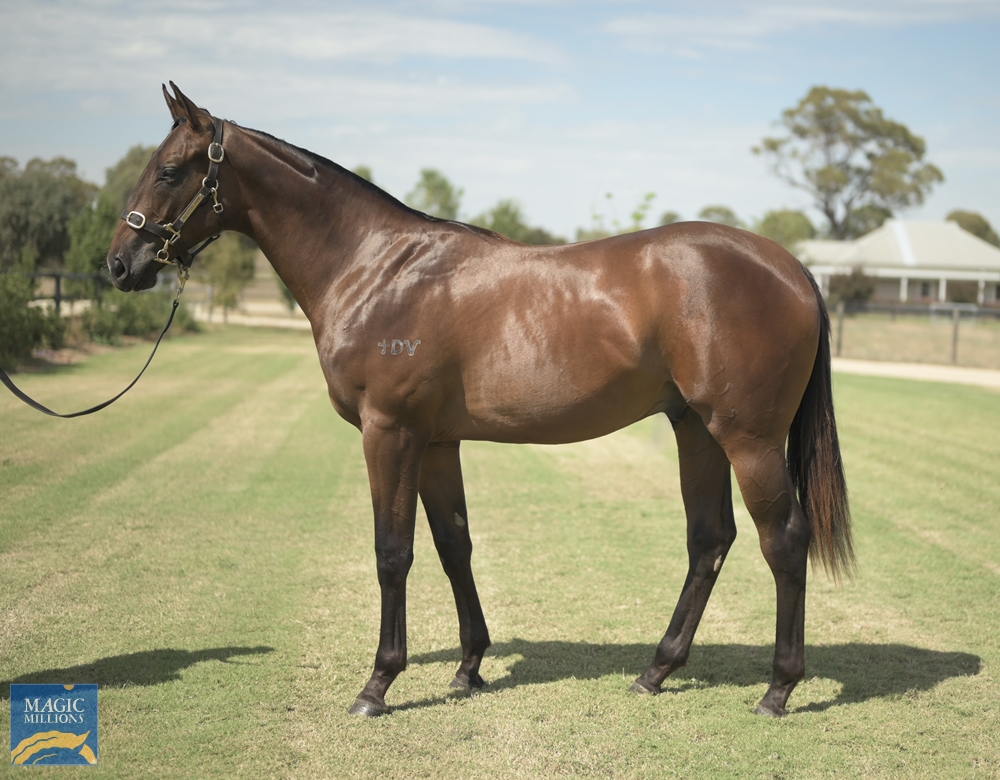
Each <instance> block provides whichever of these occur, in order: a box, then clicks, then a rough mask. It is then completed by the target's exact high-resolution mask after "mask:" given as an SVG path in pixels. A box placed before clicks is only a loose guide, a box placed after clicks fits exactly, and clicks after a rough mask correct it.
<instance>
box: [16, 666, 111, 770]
mask: <svg viewBox="0 0 1000 780" xmlns="http://www.w3.org/2000/svg"><path fill="white" fill-rule="evenodd" d="M10 763H11V764H21V765H27V764H46V765H52V764H80V765H83V766H86V765H88V764H96V763H97V686H96V685H15V684H11V686H10Z"/></svg>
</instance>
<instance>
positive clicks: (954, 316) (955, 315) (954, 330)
mask: <svg viewBox="0 0 1000 780" xmlns="http://www.w3.org/2000/svg"><path fill="white" fill-rule="evenodd" d="M961 318H962V313H961V312H960V311H959V310H958V309H957V308H954V309H952V310H951V364H952V365H953V366H954V365H957V364H958V323H959V320H960V319H961Z"/></svg>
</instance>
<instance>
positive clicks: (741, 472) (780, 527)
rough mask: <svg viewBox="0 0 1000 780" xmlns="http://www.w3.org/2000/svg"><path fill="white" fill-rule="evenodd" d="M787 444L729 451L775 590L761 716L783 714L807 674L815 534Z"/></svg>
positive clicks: (782, 442)
mask: <svg viewBox="0 0 1000 780" xmlns="http://www.w3.org/2000/svg"><path fill="white" fill-rule="evenodd" d="M783 445H784V441H781V442H780V443H777V442H773V443H771V444H770V445H768V444H764V443H763V442H762V441H760V440H759V441H758V443H757V444H756V445H755V446H750V447H748V446H745V445H743V446H740V445H735V446H734V447H731V448H728V449H729V450H730V455H731V457H732V462H733V468H734V469H735V471H736V479H737V481H738V482H739V485H740V492H741V493H742V494H743V500H744V502H745V503H746V505H747V509H749V510H750V515H751V516H752V517H753V521H754V524H755V525H756V526H757V533H758V535H759V536H760V549H761V552H763V553H764V559H765V560H766V561H767V564H768V566H770V567H771V573H772V574H773V575H774V584H775V588H776V590H777V601H778V615H777V625H776V629H775V642H774V663H773V666H772V676H771V687H770V688H768V691H767V693H766V694H765V695H764V698H763V699H761V700H760V704H758V705H757V709H756V710H755V712H756V713H757V714H758V715H771V716H781V715H784V714H785V704H786V703H787V701H788V697H789V695H790V694H791V692H792V689H793V688H795V686H796V685H797V684H798V682H799V680H801V679H802V678H803V676H804V675H805V603H806V561H807V558H808V553H809V538H810V535H811V531H810V528H809V523H808V521H807V520H806V517H805V515H804V514H803V512H802V507H801V506H800V505H799V501H798V498H797V497H796V495H795V487H794V485H793V484H792V478H791V475H790V474H789V473H788V466H787V464H786V461H785V454H784V446H783Z"/></svg>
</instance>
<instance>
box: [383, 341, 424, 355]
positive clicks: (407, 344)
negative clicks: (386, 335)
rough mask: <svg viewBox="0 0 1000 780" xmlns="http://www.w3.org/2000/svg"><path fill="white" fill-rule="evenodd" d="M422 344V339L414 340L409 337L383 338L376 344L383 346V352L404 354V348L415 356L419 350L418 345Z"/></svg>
mask: <svg viewBox="0 0 1000 780" xmlns="http://www.w3.org/2000/svg"><path fill="white" fill-rule="evenodd" d="M419 344H420V339H414V340H413V341H412V342H411V341H410V340H409V339H392V340H389V339H382V340H381V341H380V342H379V343H378V344H377V345H376V346H378V347H381V348H382V354H383V355H385V354H387V353H390V354H393V355H402V354H403V350H404V349H405V350H406V353H407V354H408V355H409V356H410V357H413V353H414V352H416V351H417V345H419Z"/></svg>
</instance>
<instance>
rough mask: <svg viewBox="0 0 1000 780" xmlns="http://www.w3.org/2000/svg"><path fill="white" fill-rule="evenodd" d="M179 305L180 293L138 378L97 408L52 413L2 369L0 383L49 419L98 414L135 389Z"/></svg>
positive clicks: (151, 360)
mask: <svg viewBox="0 0 1000 780" xmlns="http://www.w3.org/2000/svg"><path fill="white" fill-rule="evenodd" d="M179 303H180V293H179V292H178V294H177V297H176V298H174V307H173V308H172V309H171V310H170V317H169V318H168V319H167V324H166V325H164V326H163V331H162V332H161V333H160V337H159V338H158V339H157V340H156V344H155V345H154V346H153V351H152V352H151V353H150V355H149V360H147V361H146V365H144V366H143V367H142V371H140V372H139V376H137V377H136V378H135V379H133V380H132V382H131V383H130V384H129V386H128V387H126V388H125V389H124V390H122V391H121V392H120V393H119V394H118V395H116V396H115V397H114V398H112V399H110V400H108V401H105V402H104V403H102V404H98V405H97V406H91V407H90V408H89V409H84V410H83V411H80V412H71V413H70V414H59V412H53V411H52V410H51V409H49V408H48V407H47V406H42V404H40V403H38V401H36V400H35V399H34V398H32V397H31V396H29V395H27V394H25V393H24V391H23V390H21V389H20V388H19V387H18V386H17V385H15V384H14V383H13V382H12V381H11V380H10V377H9V376H7V372H6V371H4V370H3V369H2V368H0V382H3V383H4V384H5V385H6V386H7V389H8V390H10V391H11V392H12V393H13V394H14V395H16V396H17V397H18V398H20V399H21V400H22V401H24V402H25V403H26V404H27V405H28V406H30V407H31V408H32V409H37V410H38V411H40V412H42V413H43V414H47V415H49V416H50V417H62V418H63V419H69V418H70V417H82V416H83V415H85V414H93V413H94V412H99V411H101V409H103V408H105V407H106V406H111V404H113V403H114V402H115V401H117V400H118V399H119V398H121V397H122V396H123V395H125V393H127V392H128V391H129V390H131V389H132V388H133V387H135V383H136V382H138V381H139V377H141V376H142V375H143V374H144V373H145V372H146V369H147V368H149V364H150V363H152V362H153V355H155V354H156V350H157V348H158V347H159V346H160V342H161V341H163V337H164V336H165V335H166V334H167V329H168V328H169V327H170V323H171V322H173V321H174V314H176V313H177V306H178V304H179Z"/></svg>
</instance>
